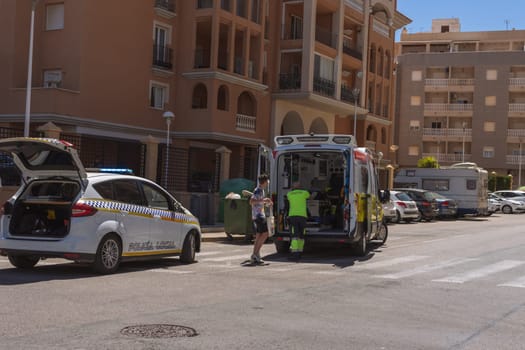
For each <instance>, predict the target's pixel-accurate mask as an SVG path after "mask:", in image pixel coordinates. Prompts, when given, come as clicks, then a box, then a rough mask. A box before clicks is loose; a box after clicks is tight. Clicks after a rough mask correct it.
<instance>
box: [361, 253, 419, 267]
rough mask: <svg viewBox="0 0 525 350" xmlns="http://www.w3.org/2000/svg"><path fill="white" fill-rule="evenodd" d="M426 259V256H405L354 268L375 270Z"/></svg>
mask: <svg viewBox="0 0 525 350" xmlns="http://www.w3.org/2000/svg"><path fill="white" fill-rule="evenodd" d="M426 258H428V256H427V255H407V256H402V257H400V258H394V259H389V260H383V261H378V262H373V263H366V262H365V263H363V265H361V264H360V265H356V267H359V268H360V269H367V270H368V269H376V268H381V267H388V266H392V265H399V264H403V263H407V262H413V261H418V260H422V259H426Z"/></svg>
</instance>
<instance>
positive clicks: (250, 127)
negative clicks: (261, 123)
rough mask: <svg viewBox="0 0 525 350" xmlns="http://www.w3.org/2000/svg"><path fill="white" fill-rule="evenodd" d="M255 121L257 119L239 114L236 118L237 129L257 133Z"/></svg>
mask: <svg viewBox="0 0 525 350" xmlns="http://www.w3.org/2000/svg"><path fill="white" fill-rule="evenodd" d="M255 121H256V118H255V117H252V116H249V115H244V114H237V116H236V118H235V129H237V130H239V131H245V132H252V133H255Z"/></svg>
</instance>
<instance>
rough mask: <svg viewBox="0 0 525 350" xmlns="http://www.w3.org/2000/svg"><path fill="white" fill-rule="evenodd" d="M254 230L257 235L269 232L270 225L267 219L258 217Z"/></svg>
mask: <svg viewBox="0 0 525 350" xmlns="http://www.w3.org/2000/svg"><path fill="white" fill-rule="evenodd" d="M253 228H254V230H255V233H265V232H268V224H267V223H266V218H263V217H261V216H258V217H256V218H255V220H253Z"/></svg>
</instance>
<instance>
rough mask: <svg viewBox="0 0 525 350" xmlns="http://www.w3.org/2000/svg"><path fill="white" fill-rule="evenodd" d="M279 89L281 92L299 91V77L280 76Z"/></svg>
mask: <svg viewBox="0 0 525 350" xmlns="http://www.w3.org/2000/svg"><path fill="white" fill-rule="evenodd" d="M279 89H281V90H300V89H301V76H300V75H297V74H291V73H290V74H280V75H279Z"/></svg>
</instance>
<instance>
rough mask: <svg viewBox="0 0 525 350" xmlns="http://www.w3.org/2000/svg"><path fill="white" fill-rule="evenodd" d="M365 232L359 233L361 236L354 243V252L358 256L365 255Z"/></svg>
mask: <svg viewBox="0 0 525 350" xmlns="http://www.w3.org/2000/svg"><path fill="white" fill-rule="evenodd" d="M366 249H367V246H366V233H365V232H363V233H361V236H360V237H359V241H357V243H356V244H355V253H356V254H357V255H358V256H365V255H366Z"/></svg>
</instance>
